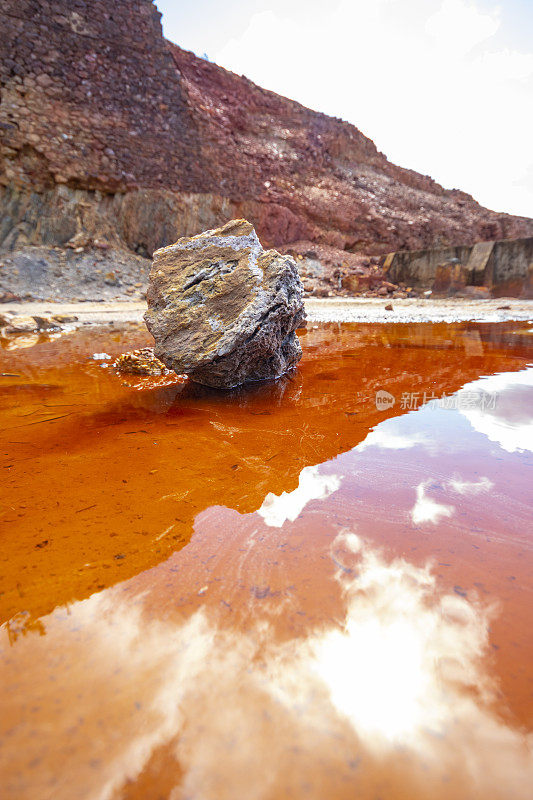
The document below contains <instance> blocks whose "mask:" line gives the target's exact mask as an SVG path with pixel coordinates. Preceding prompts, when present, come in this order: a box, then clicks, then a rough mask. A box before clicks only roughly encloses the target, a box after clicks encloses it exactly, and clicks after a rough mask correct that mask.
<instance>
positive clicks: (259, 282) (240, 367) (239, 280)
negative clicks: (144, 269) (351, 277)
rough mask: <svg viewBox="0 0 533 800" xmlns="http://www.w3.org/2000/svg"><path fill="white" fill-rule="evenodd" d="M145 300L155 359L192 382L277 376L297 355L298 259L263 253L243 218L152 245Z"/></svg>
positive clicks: (230, 382)
mask: <svg viewBox="0 0 533 800" xmlns="http://www.w3.org/2000/svg"><path fill="white" fill-rule="evenodd" d="M147 300H148V311H147V312H146V314H145V315H144V319H145V322H146V325H147V326H148V329H149V331H150V333H151V334H152V335H153V337H154V339H155V355H156V357H157V358H159V359H161V361H163V362H164V363H165V364H166V365H167V367H169V368H170V369H173V370H175V371H176V372H177V373H180V374H181V373H186V374H188V375H189V376H190V378H191V379H192V380H194V381H196V382H197V383H202V384H205V385H207V386H219V387H225V388H231V387H234V386H238V385H240V384H242V383H245V382H247V381H257V380H265V379H268V378H277V377H279V376H280V375H283V374H284V373H285V372H287V371H288V370H290V369H291V368H292V367H294V366H295V364H296V363H297V362H298V361H299V359H300V358H301V355H302V351H301V348H300V343H299V341H298V338H297V336H296V334H295V330H296V328H297V327H298V326H299V325H300V324H301V323H302V321H303V319H304V308H303V287H302V283H301V281H300V278H299V275H298V270H297V267H296V263H295V261H294V259H293V258H291V257H290V256H282V255H280V254H279V253H277V252H276V251H275V250H266V251H264V250H263V248H262V247H261V244H260V243H259V240H258V238H257V235H256V233H255V231H254V229H253V227H252V225H250V223H249V222H247V221H246V220H244V219H238V220H233V221H232V222H228V223H227V224H226V225H224V226H223V227H222V228H217V229H216V230H211V231H206V232H205V233H201V234H199V235H198V236H193V237H191V238H183V239H179V241H177V242H176V244H173V245H170V246H169V247H163V248H162V249H160V250H157V251H156V252H155V253H154V262H153V265H152V270H151V272H150V284H149V287H148V293H147Z"/></svg>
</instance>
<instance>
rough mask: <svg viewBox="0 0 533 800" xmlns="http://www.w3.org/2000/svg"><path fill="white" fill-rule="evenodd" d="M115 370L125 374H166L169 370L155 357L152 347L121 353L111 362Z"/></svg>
mask: <svg viewBox="0 0 533 800" xmlns="http://www.w3.org/2000/svg"><path fill="white" fill-rule="evenodd" d="M113 366H114V368H115V369H116V370H117V372H124V373H126V374H127V375H167V374H168V372H169V370H167V368H166V367H165V365H164V364H163V363H162V362H161V361H160V360H159V359H158V358H156V357H155V355H154V350H153V348H152V347H141V348H140V349H139V350H132V351H131V352H129V353H122V354H121V355H120V356H119V357H118V358H117V360H116V361H115V363H114V364H113Z"/></svg>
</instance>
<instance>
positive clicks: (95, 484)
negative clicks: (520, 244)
mask: <svg viewBox="0 0 533 800" xmlns="http://www.w3.org/2000/svg"><path fill="white" fill-rule="evenodd" d="M301 340H302V344H303V348H304V358H303V361H302V364H301V368H300V369H299V370H298V372H297V373H295V374H294V375H292V376H290V377H289V378H286V379H284V380H282V381H279V382H277V383H274V384H261V385H257V386H255V387H252V388H251V389H248V390H247V391H244V390H243V391H237V392H232V393H225V394H224V393H216V392H213V391H211V390H205V389H202V388H201V387H195V386H192V385H189V384H187V383H186V382H183V381H180V380H179V379H177V378H142V377H136V376H119V375H117V374H116V373H115V372H114V370H113V369H112V367H111V366H110V364H111V359H109V358H106V357H105V356H106V354H107V355H110V356H113V357H114V356H115V355H117V354H119V353H121V352H123V351H125V350H127V349H132V348H133V347H139V346H142V345H144V344H147V343H148V342H147V339H146V333H145V332H143V331H142V330H141V329H140V328H138V327H135V326H131V327H129V328H126V329H123V330H117V331H113V330H111V329H109V328H107V329H104V328H102V329H98V330H91V331H90V332H72V333H68V334H64V335H63V336H61V337H58V338H55V339H54V338H53V337H50V336H44V335H42V336H39V337H38V336H31V337H20V338H19V339H17V340H11V341H9V342H8V341H7V340H2V346H3V349H2V350H1V351H0V372H2V373H3V374H2V377H1V379H0V381H1V382H0V429H1V430H0V439H1V443H0V444H1V452H2V456H3V460H4V463H3V465H2V466H3V469H2V473H3V474H2V484H1V485H2V507H1V509H0V513H1V518H0V520H1V530H2V533H1V539H0V541H1V545H2V547H1V548H0V622H1V623H2V627H1V629H0V682H1V686H2V699H1V713H0V737H1V747H0V781H1V785H2V796H3V797H6V798H9V800H15V799H16V800H26V798H27V799H28V800H30V799H31V800H36V799H38V800H48V798H50V800H52V798H53V800H75V798H80V800H89V799H90V800H93V799H94V800H96V799H98V800H134V799H137V798H142V800H160V799H161V798H170V799H171V800H186V799H190V800H193V799H194V800H197V799H198V800H226V798H228V800H229V799H230V798H231V800H235V798H246V799H247V800H248V799H249V800H255V798H257V800H277V799H278V798H295V800H299V798H311V799H313V798H316V799H317V800H318V799H319V798H320V800H323V798H326V797H327V798H331V800H334V799H336V798H350V799H352V798H355V797H357V798H361V800H367V798H368V800H377V799H378V798H382V800H396V799H397V798H398V799H399V798H409V800H413V799H416V798H428V797H431V798H437V799H439V798H443V799H444V798H446V799H449V798H458V799H460V800H470V798H472V799H474V798H483V799H484V800H486V799H487V798H502V799H503V798H505V799H506V800H509V799H510V798H526V797H530V792H531V786H532V785H533V752H532V740H531V734H530V731H531V726H532V722H533V676H532V671H531V663H532V656H533V640H532V636H531V630H532V623H533V603H532V586H531V568H532V565H533V557H532V539H531V520H532V516H533V514H532V507H533V488H532V487H533V480H532V469H531V467H532V462H533V333H532V329H531V326H530V325H527V324H522V323H521V324H512V323H506V324H498V325H492V324H491V325H481V324H479V325H473V324H470V325H469V324H461V325H459V324H458V325H435V324H434V325H431V324H417V325H396V326H395V325H337V324H329V325H321V326H310V327H309V328H308V329H307V330H305V331H303V332H302V335H301ZM95 354H96V355H95ZM93 356H95V357H93ZM5 373H8V374H5ZM377 392H387V393H388V395H392V396H393V398H394V404H392V401H391V400H390V398H389V400H388V403H384V404H380V405H379V408H378V407H377V406H376V393H377Z"/></svg>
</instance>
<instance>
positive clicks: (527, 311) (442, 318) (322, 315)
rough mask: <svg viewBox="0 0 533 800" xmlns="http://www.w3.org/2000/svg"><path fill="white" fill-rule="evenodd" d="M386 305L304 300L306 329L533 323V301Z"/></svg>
mask: <svg viewBox="0 0 533 800" xmlns="http://www.w3.org/2000/svg"><path fill="white" fill-rule="evenodd" d="M387 305H389V303H388V302H387V301H386V300H384V299H381V298H363V297H361V298H350V299H344V298H328V299H315V298H308V299H307V300H306V301H305V308H306V312H307V319H308V324H312V323H314V322H460V321H468V320H472V321H477V322H505V321H509V320H517V321H528V320H531V321H532V322H533V300H515V299H507V298H504V299H499V300H495V299H492V300H468V299H459V298H454V299H443V300H425V299H420V298H408V299H398V300H395V301H393V302H392V311H387V310H386V308H385V306H387ZM145 310H146V303H145V302H144V301H135V302H105V301H104V302H97V303H91V302H86V303H78V302H71V303H66V302H63V303H53V302H46V303H43V302H29V303H25V302H23V303H20V302H18V303H2V305H1V306H0V311H1V312H2V313H3V314H6V313H8V314H9V312H12V313H15V314H21V315H30V316H33V315H38V316H50V315H51V314H65V315H69V316H71V315H74V316H76V317H77V318H78V319H77V323H75V324H78V325H82V324H85V323H86V324H100V325H101V324H106V323H107V324H110V323H113V324H121V323H127V322H142V317H143V314H144V312H145Z"/></svg>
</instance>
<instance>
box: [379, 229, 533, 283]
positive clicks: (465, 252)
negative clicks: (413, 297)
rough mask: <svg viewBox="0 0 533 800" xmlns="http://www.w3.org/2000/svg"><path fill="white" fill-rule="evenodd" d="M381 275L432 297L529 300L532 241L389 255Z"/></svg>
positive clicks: (532, 275)
mask: <svg viewBox="0 0 533 800" xmlns="http://www.w3.org/2000/svg"><path fill="white" fill-rule="evenodd" d="M384 272H385V274H386V275H387V276H388V277H390V278H391V280H394V281H396V282H400V281H401V282H404V283H405V282H407V283H410V284H411V285H412V286H416V287H421V288H430V289H432V290H433V292H435V293H436V294H461V293H466V294H467V295H468V294H472V292H471V291H470V290H472V289H476V290H477V295H474V296H482V294H483V292H481V293H480V290H483V291H484V293H486V295H487V296H490V295H492V296H493V297H503V296H515V297H525V298H533V237H532V236H530V237H528V238H525V239H509V240H505V239H504V240H503V241H499V242H479V243H478V244H476V245H474V246H473V247H468V246H466V245H460V246H457V247H447V248H435V249H429V250H414V251H404V252H398V253H389V255H388V256H387V257H386V258H385V260H384Z"/></svg>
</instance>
